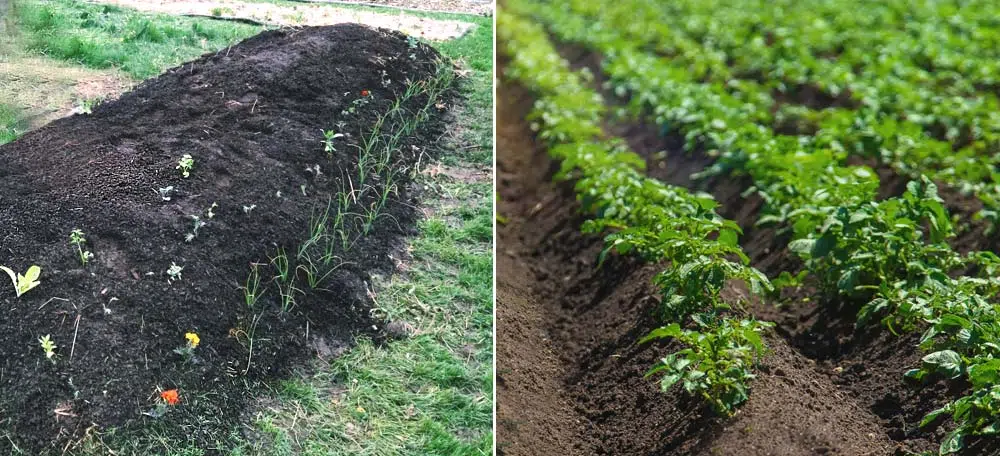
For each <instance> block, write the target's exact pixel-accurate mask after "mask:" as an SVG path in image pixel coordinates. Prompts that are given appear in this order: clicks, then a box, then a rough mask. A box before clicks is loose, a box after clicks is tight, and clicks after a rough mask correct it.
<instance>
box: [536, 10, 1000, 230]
mask: <svg viewBox="0 0 1000 456" xmlns="http://www.w3.org/2000/svg"><path fill="white" fill-rule="evenodd" d="M717 3H718V2H713V1H709V2H701V1H697V2H696V1H680V2H671V3H670V4H669V5H664V4H658V3H655V2H653V3H651V2H642V1H635V0H630V1H623V2H609V1H598V2H587V3H586V4H580V3H579V2H576V3H574V4H573V5H563V8H571V9H572V14H573V15H574V16H576V17H578V18H579V19H580V20H585V21H588V22H589V21H593V20H600V21H601V22H603V23H606V24H608V23H613V24H614V27H615V28H614V30H615V32H616V34H617V35H618V36H620V37H621V39H622V40H623V41H627V42H628V43H630V44H631V45H633V46H636V47H639V48H640V49H642V50H643V51H645V52H647V53H651V54H656V56H658V57H661V59H662V57H669V58H668V59H662V60H664V61H665V64H666V65H669V66H670V67H672V68H674V69H675V70H676V71H678V72H681V73H683V74H684V75H685V77H686V78H687V80H689V81H692V82H700V83H705V84H706V85H711V86H712V89H713V91H715V92H718V93H719V94H720V95H722V96H726V95H728V96H730V97H733V98H735V99H736V100H738V101H740V102H742V103H741V105H740V109H741V111H742V112H743V115H744V116H746V118H747V121H752V122H754V123H761V124H764V125H774V126H775V128H776V129H780V130H781V131H790V132H797V133H807V134H809V135H811V136H803V137H802V138H805V139H802V140H806V141H811V142H815V143H816V146H817V147H824V148H829V149H831V150H832V151H835V152H837V153H839V154H856V155H862V156H866V157H874V158H877V159H879V160H880V161H881V162H883V163H885V164H888V165H890V166H893V167H894V168H895V169H896V170H897V171H898V172H900V173H901V174H904V175H908V176H910V177H913V178H918V177H919V176H920V174H927V175H928V176H930V177H931V178H933V179H934V180H935V181H939V182H945V183H947V184H948V185H950V186H953V187H955V188H957V189H959V190H962V191H963V192H966V193H974V194H976V195H978V197H979V198H980V199H981V200H982V201H983V202H984V204H985V205H986V206H987V209H986V210H985V211H984V212H983V214H982V215H984V216H986V217H987V218H989V219H991V220H992V221H993V222H996V221H997V220H996V217H997V214H996V211H997V209H998V208H1000V199H998V197H1000V187H998V183H1000V175H996V173H995V172H993V169H994V168H995V166H994V165H996V164H997V158H996V157H995V156H994V155H995V154H994V152H995V150H996V148H997V146H998V144H1000V109H998V108H1000V101H998V99H997V96H996V95H995V94H994V93H993V90H995V88H996V87H997V84H996V81H994V79H993V78H995V76H993V75H995V73H989V72H988V71H987V72H984V71H982V70H983V69H989V68H995V67H996V66H997V61H996V59H993V58H988V59H984V58H982V56H983V55H990V53H989V52H986V51H982V49H980V47H979V46H978V45H977V44H974V43H969V42H968V40H966V42H964V43H963V42H960V40H959V39H958V38H956V36H955V34H956V33H960V32H956V31H955V30H953V27H950V26H948V24H940V23H937V22H934V21H930V20H927V21H925V22H918V21H914V20H913V18H912V17H910V16H912V15H913V14H917V13H919V15H920V16H921V19H927V18H929V17H937V15H938V14H939V13H941V11H938V10H937V9H934V8H944V7H943V6H941V5H934V8H931V6H924V7H923V9H920V8H917V10H918V12H917V13H910V12H909V11H908V9H913V6H912V5H909V4H907V5H902V4H900V2H886V3H885V4H878V5H869V6H868V7H867V8H868V9H869V10H871V11H866V13H867V14H855V11H854V8H846V7H844V5H842V4H841V2H819V3H821V4H815V3H817V2H794V3H792V4H788V5H782V6H781V8H782V9H781V10H778V9H774V8H775V7H774V6H770V7H768V6H764V5H755V6H753V7H748V8H726V7H720V6H719V5H717ZM750 3H754V2H750ZM904 3H908V2H904ZM767 8H771V9H767ZM993 8H995V7H993ZM928 9H930V10H928ZM944 9H946V10H948V11H950V10H949V9H947V8H944ZM556 10H557V11H554V12H553V14H559V13H558V8H556ZM761 10H766V11H770V12H773V13H774V14H766V15H761V14H759V13H758V11H761ZM948 11H945V12H948ZM970 11H972V10H971V9H970V7H969V6H966V7H963V8H960V9H958V10H957V11H955V12H953V14H951V15H947V16H942V17H948V18H949V22H953V21H961V20H967V21H968V22H969V23H970V24H973V25H969V27H974V26H975V24H979V23H980V22H984V21H982V20H980V21H979V22H975V20H973V19H969V18H964V19H963V16H962V15H961V14H965V15H969V14H970ZM975 13H976V14H981V12H980V11H975ZM976 14H973V15H972V16H975V15H976ZM924 16H927V17H924ZM718 24H725V26H719V25H718ZM992 26H993V24H990V23H986V24H981V26H980V28H975V29H974V30H975V31H977V32H978V33H977V34H976V36H979V35H986V36H996V35H997V33H996V32H993V34H992V35H990V33H989V32H991V31H992V30H993V28H992ZM965 33H966V32H961V33H960V35H961V36H965V35H964V34H965ZM968 33H972V32H968ZM939 35H940V36H939ZM932 38H936V39H937V40H936V41H935V40H934V39H932ZM863 43H880V44H878V45H875V44H866V45H862V44H863ZM941 43H951V44H953V45H948V44H944V45H942V44H941ZM873 46H874V48H875V49H877V51H868V50H869V49H873ZM979 51H982V52H979ZM977 56H978V57H977ZM960 57H961V58H960ZM798 92H801V93H798ZM796 97H804V98H816V99H818V101H817V100H798V102H797V101H796ZM810 102H811V103H817V102H818V103H819V104H820V105H821V106H819V108H820V109H813V107H810V106H804V105H802V104H801V103H810ZM741 159H742V157H740V156H726V155H724V156H723V157H722V158H721V160H720V161H719V164H720V167H721V166H722V165H726V164H729V163H730V162H736V163H739V161H740V160H741Z"/></svg>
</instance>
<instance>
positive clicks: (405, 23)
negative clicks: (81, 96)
mask: <svg viewBox="0 0 1000 456" xmlns="http://www.w3.org/2000/svg"><path fill="white" fill-rule="evenodd" d="M92 1H93V2H94V3H107V4H111V5H116V6H122V7H126V8H133V9H137V10H141V11H151V12H156V13H166V14H175V15H194V16H206V17H217V18H220V19H246V20H251V21H254V22H257V23H261V24H267V25H278V26H292V27H300V26H318V25H334V24H343V23H358V24H364V25H368V26H371V27H381V28H387V29H392V30H398V31H400V32H403V33H405V34H407V35H412V36H417V37H421V38H426V39H428V40H435V41H445V40H451V39H455V38H458V37H461V36H462V35H465V34H466V33H467V32H468V31H469V30H471V29H472V27H475V24H472V23H469V22H464V21H457V20H446V19H431V18H425V17H417V16H414V15H411V14H387V13H382V12H376V11H366V10H359V9H354V8H337V7H335V6H332V5H328V4H321V3H301V4H297V5H293V6H286V5H278V4H273V3H259V2H241V1H237V0H182V1H170V2H164V1H161V0H92Z"/></svg>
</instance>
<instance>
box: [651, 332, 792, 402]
mask: <svg viewBox="0 0 1000 456" xmlns="http://www.w3.org/2000/svg"><path fill="white" fill-rule="evenodd" d="M772 326H774V324H773V323H765V322H759V321H755V320H728V319H727V320H724V321H723V322H722V323H721V324H720V325H719V326H718V327H716V328H715V330H713V331H706V332H702V331H692V330H683V329H681V327H680V325H679V324H677V323H673V324H670V325H668V326H664V327H662V328H658V329H655V330H653V331H652V332H651V333H650V334H649V335H647V336H646V337H644V338H643V339H642V340H641V341H640V343H646V342H649V341H652V340H656V339H663V338H667V339H676V340H678V341H680V342H682V343H683V344H684V345H685V346H687V348H684V349H683V350H680V351H678V352H675V353H671V354H669V355H667V356H666V357H664V358H663V359H662V360H661V361H660V363H659V364H658V365H656V366H655V367H653V368H652V369H651V370H650V371H649V372H648V373H647V374H646V376H647V377H649V376H653V375H662V377H661V378H660V386H661V387H662V388H663V389H664V390H667V389H670V388H672V387H673V386H674V385H676V384H678V383H680V384H681V385H683V387H684V389H685V390H686V391H687V392H689V393H692V394H698V395H700V396H703V397H704V398H705V399H706V400H707V401H708V403H709V404H711V405H712V408H713V409H714V410H715V411H716V412H717V413H719V414H721V415H726V416H729V415H732V414H733V413H734V412H735V411H736V407H737V406H739V405H740V404H742V403H743V402H746V400H747V398H748V397H749V387H748V384H749V382H750V380H752V379H753V378H754V375H753V373H752V367H753V366H754V363H755V359H756V358H757V357H758V356H760V355H761V354H762V353H763V352H764V350H765V348H764V342H763V339H761V333H762V332H763V331H764V330H765V329H766V328H770V327H772Z"/></svg>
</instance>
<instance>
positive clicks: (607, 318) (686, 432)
mask: <svg viewBox="0 0 1000 456" xmlns="http://www.w3.org/2000/svg"><path fill="white" fill-rule="evenodd" d="M529 106H530V99H529V98H528V97H527V96H526V94H525V93H524V92H523V91H520V90H518V89H516V88H510V87H505V86H501V89H500V92H499V95H498V111H499V113H498V158H497V160H498V189H499V191H500V196H501V204H500V206H499V210H500V214H501V215H503V216H505V217H508V218H509V219H510V222H509V223H508V224H507V225H505V226H502V227H501V229H500V231H499V233H498V255H499V257H498V278H497V281H498V289H497V296H498V304H497V331H498V353H497V366H498V398H499V404H500V405H499V409H498V449H499V450H500V452H501V453H503V454H505V455H508V456H513V455H542V454H627V455H653V454H671V455H672V454H693V455H745V454H755V455H757V454H760V455H813V454H843V455H868V454H871V455H882V454H890V453H892V451H893V450H894V449H895V448H898V447H900V446H906V447H909V448H913V449H920V450H922V449H929V448H931V447H932V445H933V440H934V436H933V435H927V434H926V433H924V434H920V433H916V432H915V429H916V426H915V423H916V422H917V421H919V419H920V417H921V413H923V411H922V409H924V408H925V407H933V406H935V405H936V403H940V400H941V397H942V395H943V392H942V391H941V390H940V389H939V388H938V386H936V385H931V386H929V387H928V388H926V389H924V390H922V391H921V390H919V389H918V390H917V391H911V390H908V389H907V388H906V387H905V386H904V385H903V384H902V381H901V378H900V372H901V371H900V369H901V368H902V366H904V365H906V364H908V363H912V362H913V361H914V359H913V358H914V356H915V355H916V354H915V351H914V350H913V348H912V344H910V342H911V341H909V340H905V339H901V338H885V337H883V336H882V335H879V336H868V335H864V334H863V335H860V336H857V337H852V336H850V335H847V336H845V335H844V334H842V333H843V331H844V328H845V327H846V326H847V325H853V322H852V321H850V319H846V318H835V317H836V315H834V314H831V313H824V312H823V311H822V310H821V309H823V308H824V307H821V306H817V305H816V304H815V303H813V304H808V305H801V306H800V305H794V306H792V307H791V308H790V309H781V310H774V309H773V308H772V307H770V306H761V307H760V309H758V311H759V312H760V313H761V314H762V315H764V314H768V313H769V316H771V317H775V318H773V319H776V320H779V328H778V331H776V333H775V335H774V336H773V337H771V338H770V339H769V345H770V346H771V348H772V354H771V355H770V356H769V357H768V358H767V359H766V361H765V363H764V365H763V366H762V367H761V369H760V371H759V377H758V379H757V380H755V382H754V384H753V388H754V390H753V392H752V394H751V399H750V401H749V402H748V403H747V404H745V405H744V407H742V408H741V410H740V411H739V413H738V414H737V415H736V416H735V417H734V418H732V419H728V420H722V419H718V418H715V417H713V416H711V414H710V413H708V412H707V411H706V410H704V409H703V408H702V406H701V403H700V401H697V400H691V399H690V398H688V397H686V396H685V395H684V394H682V393H680V392H678V391H676V390H672V391H670V392H668V393H666V394H664V393H661V392H660V391H659V389H658V385H657V384H656V383H655V382H654V381H652V380H646V379H644V378H643V374H644V373H645V372H646V370H648V368H649V366H651V365H652V364H653V363H654V362H655V360H656V359H657V358H658V357H659V356H662V355H663V354H664V353H667V352H668V350H671V349H674V348H676V347H669V346H665V345H662V346H637V345H636V343H635V342H636V341H637V340H638V338H639V337H640V336H641V335H643V334H644V333H645V332H647V331H648V330H649V329H651V328H653V327H655V326H656V321H654V320H653V319H652V318H651V316H650V315H651V313H652V311H653V309H654V308H655V307H656V305H657V302H656V300H657V298H656V297H655V295H656V293H655V292H654V290H653V289H652V287H651V286H650V285H648V282H649V278H650V277H651V276H652V274H654V273H655V271H656V270H657V268H656V267H655V266H648V265H642V264H637V263H634V262H632V261H631V260H628V259H621V258H618V259H616V261H612V262H609V263H606V264H605V266H604V267H603V268H601V269H595V268H594V258H596V255H597V253H598V252H599V251H600V247H601V244H602V241H601V239H600V238H597V237H593V236H584V235H582V234H580V233H579V224H580V222H581V221H582V219H581V218H580V217H579V216H578V215H577V213H576V207H577V206H576V203H575V201H574V198H573V195H572V192H571V188H570V187H568V186H565V185H564V186H553V185H552V184H550V183H549V179H550V174H549V172H548V171H549V170H550V169H551V162H550V161H549V159H548V158H547V157H546V156H545V155H544V153H543V152H542V151H540V150H539V149H538V148H537V146H536V145H535V144H533V143H532V141H531V138H532V133H531V131H530V129H529V128H528V127H527V125H525V123H524V122H523V121H522V120H521V119H523V118H524V114H525V113H526V111H527V109H528V107H529ZM616 133H621V134H623V135H625V136H626V137H628V138H629V139H630V142H631V143H632V146H633V147H634V148H636V149H637V151H639V152H640V153H643V154H645V155H646V156H647V159H648V160H649V161H650V169H651V170H652V171H651V173H652V174H654V175H655V176H656V177H658V178H660V179H662V180H664V181H667V182H670V183H673V184H676V185H688V186H691V185H693V184H692V183H691V182H690V181H689V180H688V177H687V176H688V175H689V174H690V172H691V171H692V170H693V169H698V168H699V167H700V166H703V160H704V158H699V157H698V156H697V155H695V156H691V155H689V154H683V153H679V151H678V150H676V149H675V150H673V151H672V153H669V154H668V155H667V156H666V157H665V158H662V159H661V160H659V161H657V160H652V153H653V152H655V151H658V150H663V149H669V148H670V141H669V140H666V141H665V140H664V139H662V138H659V137H658V136H657V135H656V134H655V132H652V133H650V131H649V130H648V129H643V128H634V127H629V126H624V127H621V128H620V129H619V130H618V131H616ZM743 184H744V183H742V182H738V181H735V182H734V181H722V180H719V181H716V182H709V183H707V185H706V188H704V189H705V190H708V191H711V192H713V193H714V194H715V196H716V198H717V199H718V200H719V201H720V202H721V203H722V204H723V205H724V214H723V215H725V216H727V217H732V218H735V219H737V221H738V222H742V223H744V224H752V221H753V220H755V219H756V211H757V209H758V208H759V202H755V201H752V200H751V201H745V200H743V199H742V198H741V197H740V196H739V193H740V191H741V190H742V189H743V188H744V187H743ZM743 241H744V243H745V245H744V248H745V249H746V250H747V252H748V254H750V255H751V257H752V258H753V259H754V264H756V265H758V267H761V268H764V269H765V270H767V269H769V268H781V267H784V266H786V262H787V261H790V260H788V259H786V258H784V257H783V256H782V254H781V251H782V249H779V248H774V245H773V244H774V243H776V242H780V239H779V240H776V239H775V236H774V235H773V233H769V232H767V231H765V230H758V231H753V230H748V233H747V235H746V236H744V239H743ZM661 267H662V266H661ZM728 292H729V293H732V294H734V295H735V294H738V293H740V291H739V289H737V288H733V289H731V290H728ZM733 297H735V296H733ZM843 313H844V314H846V315H850V310H849V309H847V310H845V311H844V312H843ZM782 316H783V317H782ZM873 334H881V333H880V332H878V331H873Z"/></svg>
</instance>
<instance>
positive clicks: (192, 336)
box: [174, 332, 201, 363]
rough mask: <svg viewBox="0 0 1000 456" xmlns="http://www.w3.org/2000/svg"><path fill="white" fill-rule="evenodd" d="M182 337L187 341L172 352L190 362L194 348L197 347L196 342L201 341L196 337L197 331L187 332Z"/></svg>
mask: <svg viewBox="0 0 1000 456" xmlns="http://www.w3.org/2000/svg"><path fill="white" fill-rule="evenodd" d="M184 338H185V339H187V342H186V343H185V344H184V346H182V347H178V348H175V349H174V353H177V354H178V355H181V357H182V358H184V362H186V363H187V362H191V361H192V360H193V359H194V349H196V348H198V344H200V343H201V337H198V334H197V333H193V332H189V333H186V334H184Z"/></svg>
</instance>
